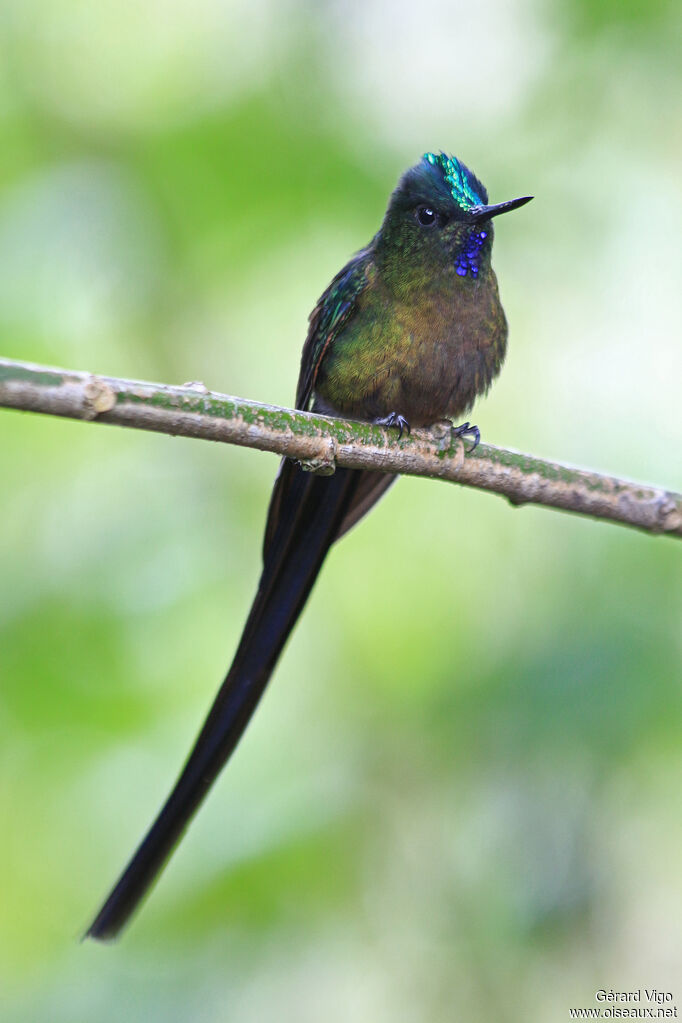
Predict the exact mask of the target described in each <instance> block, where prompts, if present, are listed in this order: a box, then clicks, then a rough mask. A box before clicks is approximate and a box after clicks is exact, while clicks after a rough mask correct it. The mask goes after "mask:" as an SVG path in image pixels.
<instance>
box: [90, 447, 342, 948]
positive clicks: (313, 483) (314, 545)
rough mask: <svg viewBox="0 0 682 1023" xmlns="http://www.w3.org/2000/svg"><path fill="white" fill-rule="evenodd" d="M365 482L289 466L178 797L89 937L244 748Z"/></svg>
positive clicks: (108, 929) (158, 864) (110, 922)
mask: <svg viewBox="0 0 682 1023" xmlns="http://www.w3.org/2000/svg"><path fill="white" fill-rule="evenodd" d="M361 477H362V474H361V473H359V472H357V471H353V470H349V469H337V471H336V473H335V474H334V475H333V476H314V475H312V474H311V473H304V472H303V471H302V470H301V469H299V468H298V467H297V466H295V465H294V464H293V463H291V462H284V463H283V465H282V471H281V472H280V475H279V477H278V480H277V483H276V486H275V492H274V494H275V497H276V498H277V500H273V504H271V514H270V520H269V523H268V529H267V534H266V550H265V553H264V565H263V572H262V575H261V579H260V583H259V585H258V592H257V593H256V597H255V599H254V602H253V606H252V608H251V612H250V614H249V617H248V619H247V621H246V625H245V626H244V632H243V633H242V638H241V641H240V643H239V647H238V649H237V652H236V654H235V657H234V661H233V662H232V666H231V668H230V670H229V672H228V674H227V676H226V678H225V681H224V682H223V684H222V686H221V688H220V690H219V692H218V695H217V696H216V699H215V701H214V703H213V706H212V707H211V710H210V712H209V715H208V717H207V719H206V721H205V722H204V725H203V727H202V729H201V731H200V733H199V735H198V737H197V740H196V742H195V744H194V748H193V749H192V752H191V753H190V755H189V758H188V759H187V762H186V764H185V766H184V768H183V770H182V772H181V774H180V777H179V778H178V780H177V782H176V784H175V787H174V789H173V791H172V792H171V794H170V796H169V797H168V799H167V800H166V803H165V804H164V806H163V807H162V809H161V811H160V812H159V815H158V817H157V818H156V820H155V821H154V823H153V824H152V826H151V828H150V830H149V831H148V833H147V835H146V837H145V838H144V839H143V840H142V843H141V844H140V846H139V847H138V849H137V851H136V853H135V854H134V856H133V858H132V859H131V860H130V862H129V864H128V866H127V867H126V868H125V870H124V872H123V874H122V875H121V877H120V879H119V880H118V882H117V884H116V885H115V887H114V888H113V889H112V891H111V894H110V895H109V897H108V898H107V900H106V902H105V903H104V905H103V906H102V908H101V909H100V911H99V913H98V914H97V916H96V917H95V919H94V921H93V922H92V924H91V925H90V927H89V928H88V930H87V932H86V935H85V937H90V938H98V939H103V940H106V939H108V938H114V937H116V935H117V934H118V932H119V931H120V930H121V928H122V927H123V926H124V925H125V923H126V922H127V920H128V919H129V917H130V916H131V914H132V913H133V912H134V911H135V909H136V908H137V906H138V904H139V903H140V901H141V900H142V898H143V897H144V895H145V893H146V892H147V890H148V889H149V887H150V885H151V884H152V883H153V882H154V880H155V878H156V877H157V875H158V873H159V871H160V870H161V869H162V867H163V866H164V864H165V862H166V860H167V859H168V857H169V856H170V854H171V853H172V851H173V848H174V846H175V845H176V843H177V841H178V839H179V838H180V837H181V835H182V833H183V832H184V830H185V828H186V827H187V825H188V823H189V821H190V820H191V818H192V816H193V815H194V813H195V812H196V810H197V809H198V807H199V805H200V803H201V802H202V800H203V799H204V797H205V796H206V794H207V793H208V790H209V789H210V787H211V785H212V784H213V782H214V781H215V779H216V777H217V775H218V773H219V772H220V770H221V768H222V767H223V765H224V764H225V762H226V761H227V759H228V757H229V756H230V754H231V753H232V751H233V750H234V748H235V746H236V745H237V743H238V742H239V739H240V738H241V735H242V733H243V731H244V729H245V728H246V725H247V724H248V722H249V719H250V717H251V715H252V713H253V711H254V709H255V707H256V704H257V703H258V700H259V699H260V697H261V695H262V693H263V690H264V689H265V686H266V685H267V682H268V679H269V678H270V675H271V673H272V670H273V668H274V666H275V663H276V661H277V658H278V657H279V655H280V653H281V651H282V648H283V646H284V644H285V643H286V640H287V637H288V636H289V633H290V632H291V630H292V629H293V627H294V625H295V623H296V619H297V618H298V616H299V614H300V613H301V610H302V608H303V605H304V604H305V601H306V599H307V597H308V594H309V593H310V590H311V589H312V586H313V584H314V582H315V579H316V578H317V575H318V572H319V570H320V567H321V565H322V562H323V560H324V557H325V555H326V553H327V551H328V550H329V547H330V546H331V544H332V543H333V541H334V539H335V537H336V536H337V535H338V534H339V532H340V527H341V524H342V523H343V520H344V518H345V516H346V513H347V511H348V509H349V507H350V506H351V505H352V503H353V499H354V495H355V493H356V490H357V487H358V483H359V481H360V479H361ZM273 507H274V508H275V511H274V513H273Z"/></svg>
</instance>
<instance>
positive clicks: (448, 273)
mask: <svg viewBox="0 0 682 1023" xmlns="http://www.w3.org/2000/svg"><path fill="white" fill-rule="evenodd" d="M531 198H532V196H523V197H521V198H519V199H512V200H510V201H508V202H500V203H496V204H493V205H489V204H488V193H487V192H486V189H485V188H484V186H483V185H482V183H481V182H480V181H479V179H478V178H477V177H476V176H475V175H474V174H473V173H472V172H471V171H470V170H469V168H468V167H466V166H465V164H464V163H462V161H461V160H458V159H457V158H456V157H454V156H448V155H446V154H445V153H443V152H441V153H426V154H425V155H424V156H423V157H422V159H421V160H420V161H419V163H417V164H416V165H415V166H414V167H411V168H410V169H409V170H407V171H406V172H405V173H404V174H403V176H402V177H401V179H400V181H399V182H398V185H397V187H396V188H395V190H394V191H393V193H392V195H391V197H390V200H389V203H388V208H387V210H386V213H385V216H384V219H383V223H382V225H381V227H380V229H379V231H378V232H377V234H376V235H375V236H374V238H373V239H372V241H371V242H370V243H369V245H367V247H366V248H364V249H362V250H361V251H360V252H358V253H357V254H356V255H355V256H353V258H352V259H351V260H350V261H349V262H348V263H347V264H346V265H345V266H344V267H343V269H342V270H341V271H340V272H339V273H338V274H337V275H336V277H334V279H333V280H332V282H331V284H330V285H329V287H328V288H327V289H326V291H325V292H324V293H323V295H322V296H321V298H320V299H319V301H318V303H317V305H316V306H315V308H314V309H313V311H312V313H311V315H310V319H309V329H308V334H307V337H306V341H305V344H304V346H303V353H302V357H301V368H300V374H299V379H298V388H297V391H296V408H297V409H301V410H308V411H314V412H319V413H322V414H326V415H332V416H342V417H344V418H350V419H356V420H362V421H369V422H374V423H379V424H381V425H383V426H386V427H393V428H396V429H397V430H398V437H399V438H400V437H401V436H402V434H403V432H405V431H406V432H408V433H409V431H410V429H411V427H412V426H430V425H432V424H433V423H435V422H437V421H441V420H444V419H448V420H451V421H456V420H458V419H459V418H460V417H462V416H464V415H465V414H466V413H467V412H468V411H469V410H470V409H471V407H472V406H473V403H474V400H475V399H476V398H477V397H478V396H479V395H481V394H484V393H485V392H486V391H487V390H488V387H489V386H490V383H491V381H492V380H493V378H494V377H495V376H497V374H498V373H499V371H500V368H501V366H502V362H503V360H504V357H505V353H506V347H507V321H506V318H505V315H504V311H503V309H502V305H501V303H500V297H499V292H498V287H497V279H496V277H495V273H494V271H493V269H492V266H491V251H492V244H493V219H494V218H495V217H498V216H499V215H500V214H502V213H508V212H510V211H511V210H515V209H518V207H520V206H523V205H524V204H525V203H527V202H529V201H530V199H531ZM452 428H453V430H454V432H455V433H456V434H457V435H458V436H460V437H466V438H470V439H471V448H470V450H473V448H474V447H475V446H476V444H477V443H478V441H479V439H480V431H479V429H478V427H477V426H473V425H471V424H470V423H469V422H468V421H465V422H462V423H461V424H460V425H459V426H456V427H455V426H454V423H453V427H452ZM394 479H395V476H393V475H389V474H384V473H378V472H371V471H366V470H362V471H361V470H356V469H345V468H337V470H336V472H335V473H334V474H333V475H331V476H323V475H319V474H313V473H311V472H306V471H304V469H303V467H302V466H301V465H299V464H298V463H297V462H295V461H292V460H290V459H284V460H283V461H282V463H281V465H280V469H279V473H278V475H277V478H276V480H275V484H274V488H273V492H272V496H271V499H270V506H269V511H268V516H267V521H266V527H265V537H264V542H263V568H262V573H261V577H260V581H259V584H258V589H257V592H256V596H255V598H254V601H253V604H252V607H251V610H250V612H249V615H248V618H247V619H246V624H245V626H244V631H243V633H242V636H241V640H240V642H239V646H238V647H237V651H236V653H235V655H234V660H233V662H232V665H231V667H230V669H229V671H228V673H227V675H226V677H225V680H224V682H223V683H222V685H221V687H220V689H219V691H218V694H217V696H216V698H215V701H214V703H213V705H212V707H211V709H210V711H209V713H208V716H207V718H206V720H205V722H204V724H203V726H202V728H201V731H200V732H199V735H198V737H197V739H196V741H195V744H194V747H193V748H192V750H191V752H190V754H189V757H188V758H187V760H186V762H185V765H184V767H183V768H182V771H181V773H180V775H179V777H178V779H177V781H176V783H175V786H174V787H173V789H172V791H171V793H170V795H169V796H168V798H167V800H166V802H165V804H164V805H163V806H162V808H161V810H160V811H159V814H158V816H157V818H156V820H155V821H154V823H153V824H152V826H151V828H150V829H149V831H148V832H147V835H146V836H145V838H144V839H143V840H142V842H141V844H140V845H139V847H138V849H137V851H136V852H135V853H134V855H133V857H132V859H131V860H130V862H129V864H128V866H127V867H126V868H125V870H124V871H123V873H122V874H121V876H120V878H119V880H118V882H117V883H116V885H115V886H114V888H113V889H112V891H111V893H110V894H109V896H108V898H107V899H106V901H105V902H104V904H103V906H102V907H101V909H100V911H99V913H98V914H97V916H96V917H95V919H94V921H93V922H92V924H91V925H90V927H89V928H88V930H87V932H86V935H85V936H86V937H91V938H96V939H102V940H107V939H111V938H114V937H116V935H117V934H118V933H119V931H120V930H121V928H122V927H123V926H124V925H125V924H126V923H127V921H128V919H129V917H130V916H131V915H132V913H133V912H134V911H135V910H136V908H137V907H138V905H139V903H140V901H141V900H142V899H143V897H144V896H145V895H146V893H147V891H148V889H149V887H150V886H151V885H152V883H153V882H154V881H155V879H156V878H157V876H158V874H159V873H160V871H161V870H162V868H163V866H164V865H165V863H166V861H167V860H168V858H169V857H170V855H171V853H172V852H173V850H174V848H175V846H176V845H177V843H178V841H179V839H180V838H181V836H182V835H183V833H184V831H185V829H186V827H187V825H188V824H189V822H190V820H191V819H192V817H193V815H194V814H195V812H196V811H197V809H198V807H199V805H200V804H201V803H202V801H203V800H204V798H205V797H206V795H207V793H208V791H209V789H210V788H211V786H212V785H213V782H214V781H215V779H216V778H217V776H218V774H219V773H220V771H221V769H222V768H223V766H224V765H225V763H226V761H227V760H228V758H229V757H230V755H231V754H232V752H233V750H234V749H235V747H236V745H237V743H238V742H239V739H240V738H241V736H242V734H243V732H244V729H245V728H246V726H247V724H248V722H249V720H250V718H251V715H252V714H253V712H254V710H255V708H256V705H257V703H258V701H259V699H260V697H261V696H262V694H263V691H264V689H265V687H266V685H267V682H268V680H269V678H270V675H271V674H272V671H273V669H274V667H275V664H276V662H277V660H278V658H279V655H280V654H281V652H282V649H283V647H284V645H285V643H286V641H287V638H288V637H289V634H290V633H291V631H292V629H293V628H294V625H295V624H296V621H297V619H298V617H299V615H300V613H301V611H302V609H303V606H304V604H305V602H306V600H307V598H308V595H309V594H310V591H311V589H312V587H313V584H314V583H315V580H316V578H317V575H318V573H319V571H320V568H321V567H322V562H323V561H324V558H325V556H326V554H327V552H328V551H329V549H330V547H331V546H332V544H333V543H334V542H335V541H336V540H338V539H339V538H340V537H341V536H343V535H344V533H346V532H347V531H348V530H349V529H350V528H351V526H353V525H355V524H356V523H357V522H358V521H359V519H361V518H362V517H363V516H364V515H365V514H366V513H367V512H368V511H369V509H370V508H371V507H372V506H373V505H374V504H375V503H376V501H377V500H378V499H379V498H380V497H381V496H382V494H384V492H385V491H386V490H387V489H388V487H389V486H390V485H391V483H392V482H393V481H394Z"/></svg>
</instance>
